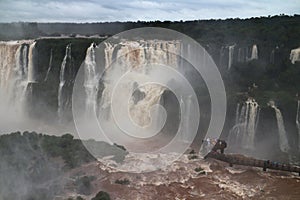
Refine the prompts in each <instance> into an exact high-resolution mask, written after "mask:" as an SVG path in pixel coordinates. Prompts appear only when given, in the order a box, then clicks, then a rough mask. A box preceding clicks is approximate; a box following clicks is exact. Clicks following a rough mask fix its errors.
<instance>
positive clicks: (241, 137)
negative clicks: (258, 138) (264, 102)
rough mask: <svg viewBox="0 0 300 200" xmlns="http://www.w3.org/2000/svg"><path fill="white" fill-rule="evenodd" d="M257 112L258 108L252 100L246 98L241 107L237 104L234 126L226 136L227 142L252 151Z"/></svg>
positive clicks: (257, 118)
mask: <svg viewBox="0 0 300 200" xmlns="http://www.w3.org/2000/svg"><path fill="white" fill-rule="evenodd" d="M259 110H260V109H259V106H258V104H257V102H256V101H255V100H254V99H253V98H248V100H247V101H246V102H245V103H244V104H243V105H242V107H241V105H240V104H237V108H236V116H235V125H234V126H233V128H232V129H231V130H230V132H229V135H228V141H229V142H230V143H232V145H234V146H240V147H244V148H246V149H254V147H255V145H254V142H255V135H256V129H257V124H258V120H259Z"/></svg>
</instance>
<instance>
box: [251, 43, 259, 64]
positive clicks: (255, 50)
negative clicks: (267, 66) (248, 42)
mask: <svg viewBox="0 0 300 200" xmlns="http://www.w3.org/2000/svg"><path fill="white" fill-rule="evenodd" d="M257 59H258V48H257V45H256V44H254V45H253V46H252V51H251V58H250V60H257Z"/></svg>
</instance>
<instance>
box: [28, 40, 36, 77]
mask: <svg viewBox="0 0 300 200" xmlns="http://www.w3.org/2000/svg"><path fill="white" fill-rule="evenodd" d="M35 45H36V42H33V43H32V44H30V46H29V53H28V54H29V55H28V56H29V58H30V59H29V62H28V82H29V83H34V82H36V77H35V65H36V60H37V59H36V57H37V52H36V46H35Z"/></svg>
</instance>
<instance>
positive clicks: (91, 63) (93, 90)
mask: <svg viewBox="0 0 300 200" xmlns="http://www.w3.org/2000/svg"><path fill="white" fill-rule="evenodd" d="M96 48H97V46H96V44H95V43H92V44H91V45H90V47H89V48H88V49H87V51H86V57H85V60H84V88H85V93H86V102H85V107H86V108H85V110H86V115H88V116H90V115H91V114H92V113H93V112H96V111H97V95H98V93H97V92H98V83H99V80H98V78H99V77H98V74H97V73H96V67H97V64H96V55H95V49H96Z"/></svg>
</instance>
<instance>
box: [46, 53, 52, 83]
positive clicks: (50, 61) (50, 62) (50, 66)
mask: <svg viewBox="0 0 300 200" xmlns="http://www.w3.org/2000/svg"><path fill="white" fill-rule="evenodd" d="M52 59H53V49H51V51H50V59H49V65H48V70H47V73H46V76H45V79H44V81H47V80H48V76H49V73H50V71H51V69H52Z"/></svg>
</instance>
